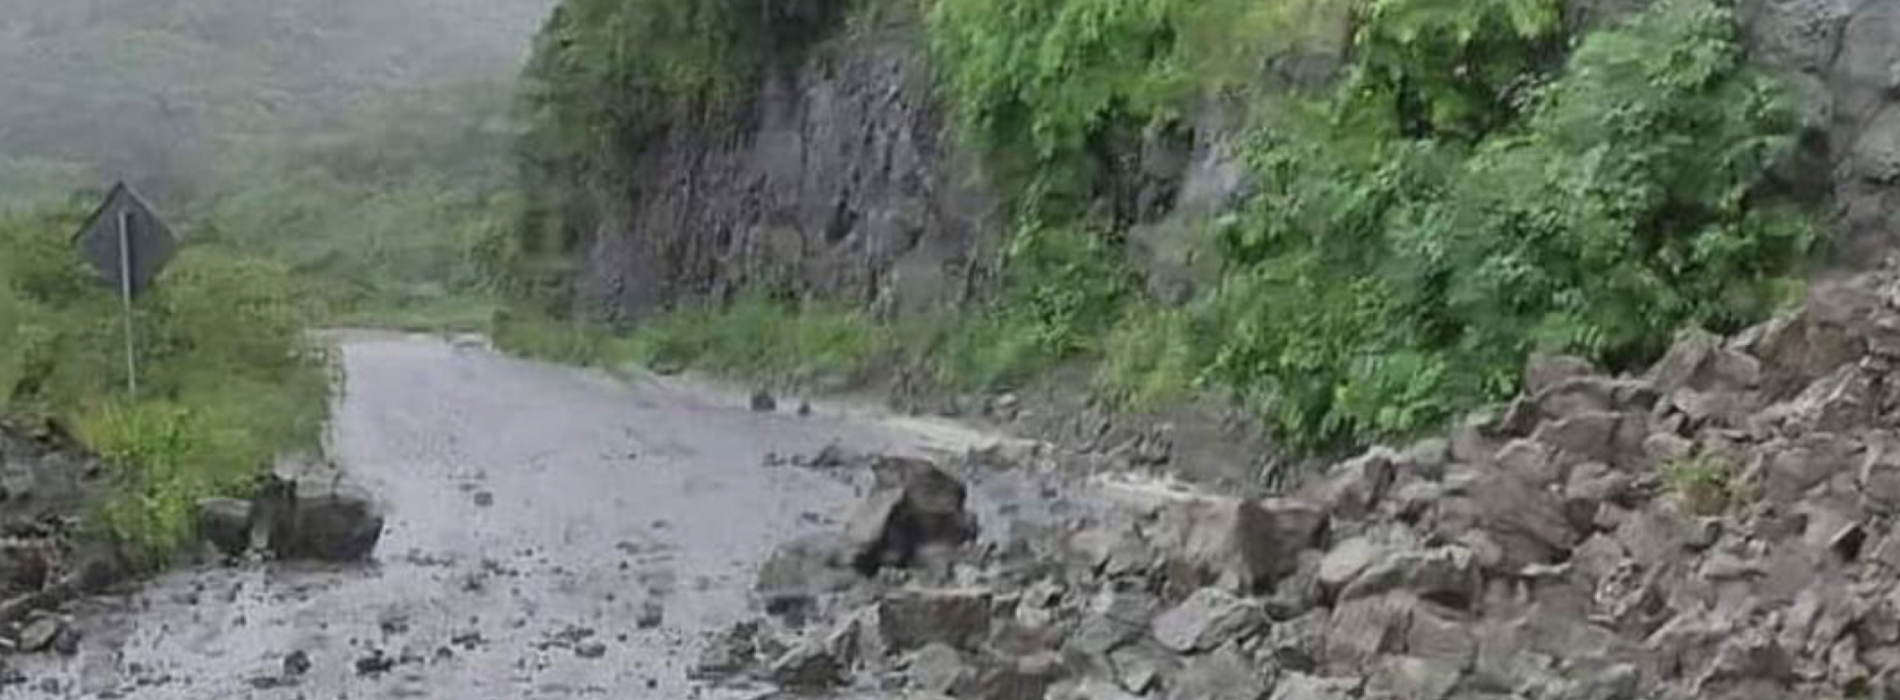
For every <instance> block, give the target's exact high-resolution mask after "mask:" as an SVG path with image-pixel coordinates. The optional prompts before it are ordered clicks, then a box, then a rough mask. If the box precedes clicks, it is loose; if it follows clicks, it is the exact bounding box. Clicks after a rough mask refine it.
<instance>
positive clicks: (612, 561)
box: [0, 334, 965, 700]
mask: <svg viewBox="0 0 1900 700" xmlns="http://www.w3.org/2000/svg"><path fill="white" fill-rule="evenodd" d="M340 344H341V362H342V364H343V369H344V372H345V377H346V379H345V383H344V388H343V391H342V392H341V396H340V397H339V399H338V402H337V405H336V411H335V417H334V427H333V433H332V437H331V442H332V448H331V452H332V456H333V457H334V458H335V459H336V460H337V461H338V462H339V463H341V464H342V466H343V467H344V469H345V470H346V471H347V472H348V473H349V474H351V476H352V478H354V479H356V480H358V481H361V482H362V483H364V484H365V485H367V486H368V487H369V488H371V489H372V490H373V491H375V492H376V493H377V494H378V496H379V498H380V499H381V500H382V501H383V503H384V506H385V508H386V512H387V516H388V528H387V530H386V532H385V534H384V537H383V539H382V542H381V544H380V545H379V547H378V549H377V553H376V557H375V562H374V563H373V564H372V565H369V566H355V567H335V566H316V565H300V564H280V563H272V562H252V563H248V564H243V565H239V566H219V565H211V564H206V565H199V566H191V567H186V568H183V569H180V570H176V571H174V572H172V573H169V574H166V575H164V576H162V577H161V578H159V579H158V580H156V581H154V582H152V583H150V584H148V585H145V586H143V587H140V588H139V589H137V590H136V592H133V593H130V594H128V595H122V596H116V597H107V598H102V599H98V600H93V601H89V602H87V603H86V604H85V606H84V608H83V609H82V610H81V611H80V615H79V620H78V625H79V627H80V629H81V631H82V633H83V639H84V642H83V644H82V647H81V649H80V651H79V653H78V654H77V655H74V656H71V657H59V656H39V657H32V658H24V659H22V660H21V663H20V666H19V667H20V669H21V670H22V671H23V672H24V673H25V675H26V682H25V683H23V684H19V685H14V686H10V687H7V688H6V689H4V691H0V695H3V696H4V697H73V698H111V697H126V698H154V699H164V698H179V699H181V700H183V699H191V700H202V699H205V698H286V699H288V698H313V699H315V698H470V699H474V698H562V697H611V698H687V697H708V698H712V697H721V696H722V695H721V693H726V692H731V691H718V690H712V689H695V688H693V687H692V686H691V684H690V682H689V681H688V680H687V678H686V675H687V669H688V667H689V666H691V664H692V663H693V659H694V656H695V653H696V647H697V646H698V645H699V644H700V643H701V641H702V637H703V635H704V634H705V633H707V632H709V631H713V630H717V629H720V628H722V627H724V626H727V625H730V624H732V623H733V622H735V621H737V620H740V619H743V618H744V617H746V616H747V615H748V610H747V592H748V590H749V588H750V586H751V584H752V580H753V571H754V568H755V567H756V565H757V563H758V561H759V560H761V559H762V558H764V557H765V556H766V555H767V554H768V553H769V552H770V551H771V550H772V549H773V548H774V547H776V546H777V545H778V544H780V543H783V542H785V541H788V540H790V539H793V538H796V537H799V536H801V535H805V534H809V533H812V532H817V531H821V530H823V529H826V528H833V527H836V525H837V522H838V521H839V519H841V518H842V517H844V514H845V512H846V510H847V509H848V508H850V506H851V505H852V502H853V500H854V491H853V487H852V486H851V485H850V484H847V483H844V482H843V481H840V480H838V479H837V478H836V477H834V476H828V475H825V474H820V473H816V472H812V471H809V470H802V469H790V468H775V467H772V466H770V465H769V463H770V462H773V461H775V460H772V459H768V457H769V456H772V455H781V456H783V455H795V454H809V453H812V452H815V451H818V450H820V449H822V448H823V447H824V446H825V445H827V444H830V443H833V442H837V443H840V444H849V445H852V446H854V447H855V448H857V449H864V450H878V451H889V452H893V453H905V452H909V453H919V454H928V453H930V452H933V451H937V450H943V451H954V450H957V449H961V448H963V447H965V445H960V444H957V437H956V436H955V435H953V434H952V435H946V434H944V433H942V432H938V431H929V430H920V429H918V428H916V427H915V426H911V425H906V424H900V423H897V422H894V421H890V420H886V419H879V418H866V417H848V416H845V415H843V414H842V413H839V412H828V411H824V410H821V411H819V412H818V413H817V414H815V415H811V416H804V417H801V416H797V415H794V414H793V413H792V412H789V411H786V412H778V413H759V412H753V411H751V410H749V409H748V408H747V406H746V402H745V401H744V400H743V398H742V397H741V398H734V397H731V396H725V395H721V394H717V393H714V392H710V391H701V390H695V389H689V388H680V387H678V386H673V385H669V384H664V383H661V382H658V381H636V382H632V383H624V382H620V381H617V380H610V379H608V378H605V377H603V376H599V375H596V374H592V373H588V372H584V371H579V370H572V369H567V368H560V367H553V366H549V365H544V364H539V363H533V362H527V361H522V360H517V359H512V358H507V357H503V356H499V355H497V354H495V353H493V352H491V351H489V350H486V349H483V348H481V347H478V346H475V345H472V344H466V343H464V344H457V343H452V342H448V341H444V340H437V339H430V338H421V337H412V336H394V335H367V334H352V335H348V336H345V337H344V338H343V339H342V340H341V341H340Z"/></svg>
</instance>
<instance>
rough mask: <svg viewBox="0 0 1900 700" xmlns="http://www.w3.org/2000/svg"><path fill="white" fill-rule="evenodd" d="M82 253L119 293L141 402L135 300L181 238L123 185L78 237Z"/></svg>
mask: <svg viewBox="0 0 1900 700" xmlns="http://www.w3.org/2000/svg"><path fill="white" fill-rule="evenodd" d="M73 243H74V244H75V245H77V246H78V247H79V254H80V255H81V256H83V257H84V258H85V259H86V261H87V262H90V263H92V266H93V267H94V268H97V269H98V270H99V276H100V278H102V279H104V280H105V282H106V283H107V284H110V285H112V286H113V287H116V288H117V289H118V290H119V310H120V313H121V314H123V315H124V320H125V386H126V391H127V393H129V394H130V395H131V396H132V400H134V401H137V400H138V397H139V362H138V339H137V330H136V329H135V328H134V327H133V323H132V297H134V296H137V295H138V294H139V293H140V292H143V291H145V289H146V288H148V287H150V286H152V280H155V279H158V273H160V272H163V271H164V270H165V263H168V262H171V260H172V253H173V252H174V249H175V248H177V245H178V241H177V239H174V238H172V231H171V229H170V228H169V227H167V226H166V225H165V222H164V221H163V220H161V219H159V218H158V215H157V214H155V213H153V212H152V207H151V206H150V205H147V204H146V203H145V200H143V199H139V196H138V194H137V193H134V192H133V191H132V188H131V187H128V186H127V185H126V184H125V183H123V182H121V183H119V184H117V185H113V186H112V191H111V192H108V193H106V201H104V202H102V203H100V205H99V210H98V211H95V212H93V213H92V218H89V219H87V220H86V225H85V226H82V227H80V229H79V232H78V233H75V234H73Z"/></svg>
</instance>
